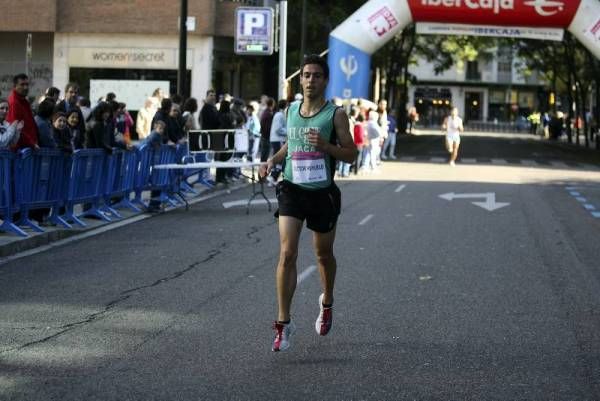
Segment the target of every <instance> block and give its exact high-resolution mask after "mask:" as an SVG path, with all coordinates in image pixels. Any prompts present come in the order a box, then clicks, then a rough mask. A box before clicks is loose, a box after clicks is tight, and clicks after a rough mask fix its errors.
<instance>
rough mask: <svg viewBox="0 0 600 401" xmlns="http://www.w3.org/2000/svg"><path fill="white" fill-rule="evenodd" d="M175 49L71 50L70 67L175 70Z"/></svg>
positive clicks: (177, 52)
mask: <svg viewBox="0 0 600 401" xmlns="http://www.w3.org/2000/svg"><path fill="white" fill-rule="evenodd" d="M178 61H179V51H178V50H177V49H147V48H144V49H130V48H71V49H69V65H70V66H72V67H94V68H98V67H106V68H148V69H150V68H152V69H168V70H172V69H177V63H178ZM191 67H192V50H188V51H187V68H191Z"/></svg>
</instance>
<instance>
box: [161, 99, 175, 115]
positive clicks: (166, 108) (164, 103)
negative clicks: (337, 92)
mask: <svg viewBox="0 0 600 401" xmlns="http://www.w3.org/2000/svg"><path fill="white" fill-rule="evenodd" d="M171 106H173V102H172V101H171V99H169V98H168V97H166V98H164V99H163V100H161V102H160V111H161V112H162V113H163V114H168V113H169V112H170V111H171Z"/></svg>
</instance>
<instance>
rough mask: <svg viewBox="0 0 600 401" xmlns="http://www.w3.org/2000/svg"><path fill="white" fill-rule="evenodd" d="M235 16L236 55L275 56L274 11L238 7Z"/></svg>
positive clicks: (262, 8) (270, 9) (264, 8)
mask: <svg viewBox="0 0 600 401" xmlns="http://www.w3.org/2000/svg"><path fill="white" fill-rule="evenodd" d="M235 14H236V16H235V49H234V50H235V53H236V54H248V55H271V54H273V9H272V8H270V7H238V8H237V9H236V10H235Z"/></svg>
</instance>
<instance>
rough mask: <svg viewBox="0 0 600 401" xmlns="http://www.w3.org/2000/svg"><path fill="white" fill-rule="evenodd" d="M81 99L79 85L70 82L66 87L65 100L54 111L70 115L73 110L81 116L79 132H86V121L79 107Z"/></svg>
mask: <svg viewBox="0 0 600 401" xmlns="http://www.w3.org/2000/svg"><path fill="white" fill-rule="evenodd" d="M78 98H79V85H77V84H76V83H74V82H69V83H68V84H67V86H65V98H64V100H62V101H61V102H59V103H58V104H57V105H56V108H55V110H54V111H60V112H62V113H64V114H65V115H66V114H69V113H70V112H71V110H76V111H77V113H78V114H79V123H78V125H79V127H78V128H79V131H81V132H85V119H84V117H83V113H82V112H81V110H80V109H79V107H78V106H77V99H78Z"/></svg>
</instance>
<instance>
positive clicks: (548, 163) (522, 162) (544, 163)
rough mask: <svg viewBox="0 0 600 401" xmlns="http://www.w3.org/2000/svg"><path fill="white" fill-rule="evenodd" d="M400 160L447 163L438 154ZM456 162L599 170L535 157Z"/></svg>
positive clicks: (466, 159)
mask: <svg viewBox="0 0 600 401" xmlns="http://www.w3.org/2000/svg"><path fill="white" fill-rule="evenodd" d="M398 160H399V161H401V162H412V163H433V164H441V163H447V162H448V159H447V158H443V157H439V156H401V157H399V158H398ZM456 164H465V165H472V164H482V165H483V164H487V165H493V166H526V167H545V168H558V169H582V170H596V171H599V170H600V165H593V164H589V163H580V162H575V161H565V160H535V159H501V158H491V159H490V158H469V157H465V158H459V159H458V160H457V161H456Z"/></svg>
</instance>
